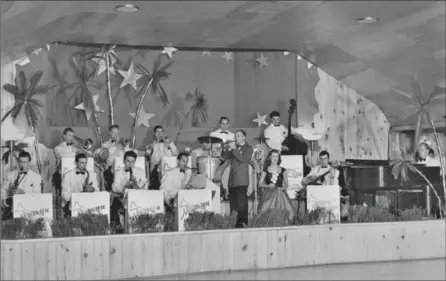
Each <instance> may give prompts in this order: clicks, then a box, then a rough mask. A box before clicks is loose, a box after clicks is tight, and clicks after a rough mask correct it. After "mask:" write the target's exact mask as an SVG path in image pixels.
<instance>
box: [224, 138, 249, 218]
mask: <svg viewBox="0 0 446 281" xmlns="http://www.w3.org/2000/svg"><path fill="white" fill-rule="evenodd" d="M228 145H229V147H228V148H227V149H225V150H223V153H222V156H223V157H224V158H226V159H230V160H231V168H230V171H229V182H228V189H229V205H230V210H231V213H232V212H234V211H235V212H237V224H236V226H237V227H244V226H245V225H247V224H248V186H249V176H250V175H249V165H250V162H251V157H252V154H253V149H252V147H251V146H250V145H249V144H248V143H247V142H246V132H245V131H243V130H238V131H237V132H236V133H235V143H234V142H230V143H229V144H228Z"/></svg>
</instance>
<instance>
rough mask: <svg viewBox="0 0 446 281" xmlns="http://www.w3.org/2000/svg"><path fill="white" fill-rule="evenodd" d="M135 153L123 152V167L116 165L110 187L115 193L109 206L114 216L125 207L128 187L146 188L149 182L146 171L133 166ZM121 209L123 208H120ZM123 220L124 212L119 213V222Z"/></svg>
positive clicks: (121, 222)
mask: <svg viewBox="0 0 446 281" xmlns="http://www.w3.org/2000/svg"><path fill="white" fill-rule="evenodd" d="M136 158H137V155H136V153H135V152H134V151H127V152H125V153H124V167H123V168H121V167H117V168H116V170H115V177H114V180H113V185H112V189H113V192H114V193H115V194H116V195H117V197H115V198H114V200H113V202H112V205H111V206H110V214H111V215H112V216H113V217H115V216H116V214H117V213H118V211H119V210H122V209H124V208H127V206H126V205H127V203H126V202H125V201H126V196H125V195H126V194H127V191H128V189H148V188H149V183H148V181H147V178H146V171H145V170H144V169H142V168H139V167H135V162H136ZM122 211H123V210H122ZM123 222H124V214H123V213H122V212H120V213H119V223H120V224H121V226H122V225H123Z"/></svg>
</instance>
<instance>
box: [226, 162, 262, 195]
mask: <svg viewBox="0 0 446 281" xmlns="http://www.w3.org/2000/svg"><path fill="white" fill-rule="evenodd" d="M230 169H231V164H229V165H227V166H226V167H225V168H224V170H223V174H222V176H221V185H222V186H223V188H224V190H225V193H226V194H229V188H228V183H229V171H230ZM256 179H257V176H256V173H255V168H254V165H253V164H249V185H248V196H250V195H251V194H252V193H253V192H254V185H255V184H256V183H257V180H256Z"/></svg>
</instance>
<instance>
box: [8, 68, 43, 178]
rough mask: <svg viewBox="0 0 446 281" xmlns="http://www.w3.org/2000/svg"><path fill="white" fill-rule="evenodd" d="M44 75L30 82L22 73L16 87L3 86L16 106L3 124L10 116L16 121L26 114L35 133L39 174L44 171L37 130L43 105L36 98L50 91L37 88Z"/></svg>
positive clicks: (41, 73)
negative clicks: (13, 99)
mask: <svg viewBox="0 0 446 281" xmlns="http://www.w3.org/2000/svg"><path fill="white" fill-rule="evenodd" d="M42 75H43V72H42V71H38V72H36V73H34V74H33V75H32V76H31V79H29V82H28V81H27V79H26V76H25V73H24V72H23V71H20V73H19V74H18V75H17V77H16V81H15V85H11V84H5V85H3V88H4V89H5V90H6V91H8V92H10V93H11V94H13V95H14V98H15V104H14V106H13V107H12V108H11V109H10V110H9V111H8V112H6V114H5V116H3V118H2V122H3V121H5V120H6V118H7V117H8V116H11V117H12V119H13V120H14V121H15V120H16V118H17V117H18V116H19V114H20V113H21V112H22V111H23V112H24V113H25V117H26V121H27V122H28V125H29V126H30V127H31V129H32V131H33V133H34V149H35V151H36V162H37V168H38V169H39V173H40V172H41V169H42V163H41V161H40V156H39V146H38V140H37V135H36V128H37V126H38V124H39V121H40V118H41V114H40V109H41V108H42V107H43V104H42V102H40V101H39V100H38V99H37V98H36V96H37V95H43V94H46V93H47V92H48V89H49V88H48V86H37V85H38V84H39V81H40V79H41V78H42Z"/></svg>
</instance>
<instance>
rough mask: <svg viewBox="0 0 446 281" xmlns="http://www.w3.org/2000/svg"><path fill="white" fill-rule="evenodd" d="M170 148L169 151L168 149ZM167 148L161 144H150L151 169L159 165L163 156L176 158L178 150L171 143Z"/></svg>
mask: <svg viewBox="0 0 446 281" xmlns="http://www.w3.org/2000/svg"><path fill="white" fill-rule="evenodd" d="M169 148H170V149H169ZM169 148H167V147H166V145H165V144H164V143H162V142H159V143H157V142H153V143H152V150H153V151H152V157H151V158H150V164H151V167H150V168H151V169H153V168H154V166H155V165H158V164H160V162H161V159H163V157H165V156H177V155H178V148H177V147H176V145H175V144H174V143H173V142H170V144H169Z"/></svg>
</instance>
